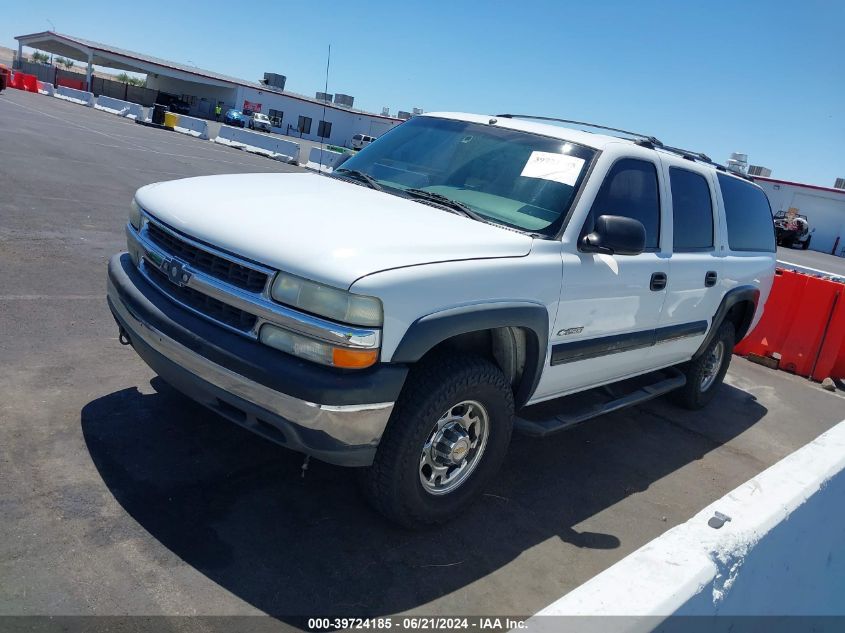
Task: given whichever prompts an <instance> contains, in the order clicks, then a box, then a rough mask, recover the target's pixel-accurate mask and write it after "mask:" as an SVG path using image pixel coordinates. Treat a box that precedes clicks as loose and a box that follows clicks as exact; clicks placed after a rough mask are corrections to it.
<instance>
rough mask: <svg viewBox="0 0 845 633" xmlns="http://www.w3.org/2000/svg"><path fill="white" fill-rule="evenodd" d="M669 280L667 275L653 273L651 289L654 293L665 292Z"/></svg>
mask: <svg viewBox="0 0 845 633" xmlns="http://www.w3.org/2000/svg"><path fill="white" fill-rule="evenodd" d="M667 280H668V277H667V276H666V273H652V275H651V283H650V284H649V288H650V289H651V290H654V291H658V290H663V289H664V288H665V287H666V282H667Z"/></svg>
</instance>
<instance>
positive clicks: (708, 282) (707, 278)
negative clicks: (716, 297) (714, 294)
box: [704, 270, 719, 288]
mask: <svg viewBox="0 0 845 633" xmlns="http://www.w3.org/2000/svg"><path fill="white" fill-rule="evenodd" d="M718 279H719V275H717V274H716V271H715V270H708V271H707V274H706V275H704V287H705V288H712V287H713V286H715V285H716V281H717V280H718Z"/></svg>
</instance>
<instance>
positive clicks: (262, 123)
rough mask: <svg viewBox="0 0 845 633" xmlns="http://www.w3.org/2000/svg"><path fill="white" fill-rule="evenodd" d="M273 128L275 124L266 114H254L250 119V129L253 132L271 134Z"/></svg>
mask: <svg viewBox="0 0 845 633" xmlns="http://www.w3.org/2000/svg"><path fill="white" fill-rule="evenodd" d="M272 127H273V124H272V123H271V122H270V117H268V116H267V115H266V114H262V113H261V112H254V113H253V114H252V115H251V116H250V117H249V129H251V130H264V131H265V132H269V131H270V128H272Z"/></svg>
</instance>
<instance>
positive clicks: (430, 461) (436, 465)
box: [362, 354, 514, 528]
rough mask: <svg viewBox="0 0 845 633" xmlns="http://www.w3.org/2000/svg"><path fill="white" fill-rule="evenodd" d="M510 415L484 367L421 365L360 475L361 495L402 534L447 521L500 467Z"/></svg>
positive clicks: (499, 384)
mask: <svg viewBox="0 0 845 633" xmlns="http://www.w3.org/2000/svg"><path fill="white" fill-rule="evenodd" d="M513 412H514V402H513V393H512V391H511V387H510V384H509V383H508V381H507V380H506V378H505V376H504V374H503V373H502V371H501V370H500V369H499V368H498V367H497V366H496V365H494V364H493V363H492V362H490V361H488V360H486V359H484V358H480V357H476V356H470V355H462V354H451V355H449V356H447V355H439V356H436V357H433V358H430V359H427V360H425V361H423V362H422V363H421V364H420V365H419V366H418V367H415V368H414V369H412V371H411V373H410V374H409V376H408V381H407V383H406V385H405V389H404V390H403V392H402V395H401V396H400V397H399V400H398V401H397V403H396V407H395V408H394V411H393V415H392V416H391V418H390V422H389V423H388V426H387V429H386V430H385V433H384V436H383V437H382V440H381V443H380V444H379V448H378V452H377V453H376V458H375V461H374V462H373V465H372V466H371V467H370V468H368V469H366V470H365V471H363V472H362V484H363V490H364V494H365V496H366V497H367V498H368V500H369V501H370V503H371V504H372V505H373V506H374V507H375V508H376V509H377V510H378V511H379V512H381V513H382V514H384V515H385V516H386V517H388V518H389V519H391V520H392V521H395V522H397V523H399V524H400V525H403V526H405V527H409V528H420V527H424V526H426V525H432V524H438V523H444V522H446V521H448V520H450V519H452V518H454V517H455V516H456V515H458V514H460V513H461V512H462V511H463V510H464V509H465V508H466V507H467V506H468V505H469V503H471V502H472V501H473V499H475V498H476V497H477V496H478V495H479V494H480V493H481V492H482V491H483V490H484V488H485V487H486V485H487V484H488V483H489V481H490V480H491V479H492V478H493V477H494V476H495V474H496V473H497V472H498V470H499V468H500V467H501V465H502V462H503V461H504V458H505V454H506V452H507V448H508V444H509V443H510V437H511V429H512V425H513Z"/></svg>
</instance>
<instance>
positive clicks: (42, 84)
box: [38, 81, 56, 97]
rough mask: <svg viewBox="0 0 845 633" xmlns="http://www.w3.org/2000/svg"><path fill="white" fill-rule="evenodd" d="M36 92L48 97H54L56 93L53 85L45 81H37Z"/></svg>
mask: <svg viewBox="0 0 845 633" xmlns="http://www.w3.org/2000/svg"><path fill="white" fill-rule="evenodd" d="M38 92H39V93H40V94H42V95H49V96H51V97H52V96H54V95H55V93H56V89H55V88H53V84H51V83H49V82H47V81H39V82H38Z"/></svg>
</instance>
